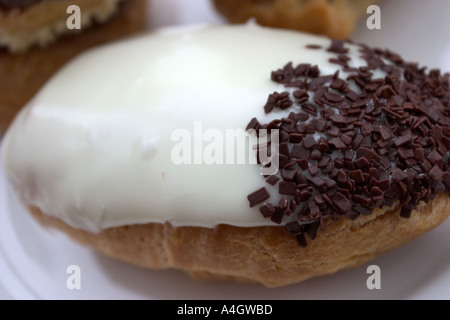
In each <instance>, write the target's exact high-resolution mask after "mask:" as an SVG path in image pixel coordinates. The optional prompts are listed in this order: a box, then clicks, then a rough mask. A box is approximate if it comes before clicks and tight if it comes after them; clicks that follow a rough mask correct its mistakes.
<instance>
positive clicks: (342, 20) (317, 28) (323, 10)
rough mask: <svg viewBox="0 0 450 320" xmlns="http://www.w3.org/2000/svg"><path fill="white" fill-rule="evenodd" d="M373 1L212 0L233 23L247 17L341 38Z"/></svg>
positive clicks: (267, 24)
mask: <svg viewBox="0 0 450 320" xmlns="http://www.w3.org/2000/svg"><path fill="white" fill-rule="evenodd" d="M377 2H378V1H376V0H335V1H328V0H214V4H215V7H216V8H217V10H218V11H219V12H220V13H221V14H222V15H224V16H225V17H226V18H227V19H228V20H229V21H230V22H232V23H243V22H246V21H247V20H248V19H250V18H256V21H257V22H258V23H259V24H261V25H264V26H270V27H276V28H287V29H296V30H302V31H306V32H311V33H315V34H323V35H327V36H329V37H331V38H339V39H344V38H347V37H348V36H349V35H350V34H351V33H352V31H353V29H354V27H355V24H356V22H357V21H358V19H359V18H360V17H361V16H363V15H364V14H365V13H366V9H367V7H368V6H369V5H371V4H374V3H377Z"/></svg>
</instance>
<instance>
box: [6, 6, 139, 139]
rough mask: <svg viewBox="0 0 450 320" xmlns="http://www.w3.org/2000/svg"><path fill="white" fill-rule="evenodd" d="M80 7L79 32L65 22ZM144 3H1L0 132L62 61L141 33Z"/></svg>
mask: <svg viewBox="0 0 450 320" xmlns="http://www.w3.org/2000/svg"><path fill="white" fill-rule="evenodd" d="M72 5H76V6H78V8H79V9H80V10H79V12H80V19H79V20H80V21H79V22H80V24H79V25H80V27H81V29H76V28H74V29H70V28H68V26H67V20H68V19H71V17H74V16H72V15H73V14H74V13H75V11H71V10H68V8H69V6H72ZM145 6H146V1H145V0H58V1H52V0H14V1H12V0H0V79H1V81H0V92H1V94H0V133H1V132H4V131H5V130H6V128H7V126H8V125H9V123H10V122H11V120H12V119H13V117H14V116H15V114H16V113H17V111H18V110H19V109H20V108H21V107H22V106H23V105H25V104H26V102H27V101H28V100H29V99H30V98H31V97H32V96H33V95H34V94H35V93H36V92H37V91H38V90H39V88H40V87H41V86H42V85H43V84H44V83H45V82H46V81H47V80H48V79H49V78H50V76H51V75H53V73H54V72H55V71H56V70H58V69H59V67H61V66H62V65H63V64H64V63H65V62H67V61H68V60H70V59H71V58H73V57H74V56H75V55H77V54H79V53H80V52H82V51H84V50H86V49H88V48H91V47H93V46H95V45H98V44H102V43H105V42H109V41H113V40H116V39H119V38H122V37H124V36H127V35H130V34H133V33H135V32H138V31H140V30H142V29H143V27H144V26H145V23H146V9H145Z"/></svg>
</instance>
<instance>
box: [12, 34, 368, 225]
mask: <svg viewBox="0 0 450 320" xmlns="http://www.w3.org/2000/svg"><path fill="white" fill-rule="evenodd" d="M329 43H330V42H329V40H328V39H325V38H320V37H316V36H311V35H305V34H301V33H298V32H292V31H281V30H273V29H268V28H262V27H259V26H256V25H244V26H215V27H206V26H203V27H197V28H188V29H171V30H165V31H159V32H155V33H150V34H146V35H142V36H139V37H136V38H133V39H129V40H126V41H122V42H120V43H116V44H112V45H108V46H104V47H100V48H98V49H95V50H91V51H89V52H87V53H85V54H83V55H81V56H79V57H78V58H77V59H75V60H74V61H72V62H71V63H69V64H68V65H67V66H66V67H64V68H63V69H62V70H61V71H60V72H59V73H58V74H57V75H56V76H55V77H53V78H52V79H51V81H49V82H48V83H47V85H46V86H45V87H44V88H43V89H42V90H41V91H40V93H39V94H38V95H37V96H36V97H35V98H34V99H33V100H32V101H31V102H30V103H29V104H28V105H27V106H26V108H24V110H22V112H21V113H20V115H19V116H18V117H17V118H16V120H15V122H14V123H13V125H12V127H11V128H10V130H9V132H8V133H7V136H6V137H5V141H4V148H3V160H4V163H5V168H6V173H7V176H8V178H9V180H10V181H11V184H12V185H13V187H14V189H15V190H16V191H17V193H18V194H19V196H20V198H21V199H22V200H23V201H24V202H25V203H26V204H27V205H34V206H37V207H38V208H40V209H41V210H42V211H43V212H45V213H47V214H49V215H52V216H55V217H58V218H60V219H62V220H64V221H65V222H66V223H68V224H69V225H71V226H73V227H77V228H82V229H86V230H89V231H93V232H97V231H99V230H101V229H103V228H108V227H114V226H120V225H128V224H132V223H148V222H164V221H170V222H171V223H173V224H174V225H194V226H207V227H213V226H215V225H216V224H219V223H226V224H231V225H237V226H257V225H273V222H271V221H270V220H267V219H264V218H263V217H262V216H261V214H260V213H259V211H258V210H257V208H250V207H249V203H248V200H247V195H248V194H249V193H250V192H253V191H255V190H256V189H258V188H260V187H261V186H263V185H264V179H263V177H261V175H260V174H259V167H258V165H256V164H205V163H204V164H190V165H189V164H178V165H177V164H175V163H174V162H173V161H172V158H171V152H172V150H173V148H174V146H175V145H177V144H178V142H177V141H172V139H171V137H172V134H173V132H174V130H176V129H184V130H185V131H186V130H187V131H188V132H191V133H192V134H194V127H195V126H196V125H198V124H199V123H201V126H202V132H203V133H205V132H206V131H207V130H208V129H213V130H210V133H211V132H212V133H214V132H219V133H220V132H221V133H223V134H224V135H225V132H226V130H237V129H240V130H242V129H245V127H246V125H247V124H248V122H249V121H250V119H251V118H253V117H257V118H258V120H260V121H261V122H266V121H268V120H269V119H268V116H267V115H265V113H264V110H263V106H264V104H265V102H266V100H267V96H268V95H269V94H270V93H272V92H274V91H283V90H285V88H284V87H283V86H282V85H279V84H277V83H275V82H273V81H271V79H270V73H271V71H273V70H276V69H278V68H281V67H283V66H284V65H285V64H286V63H287V62H289V61H292V62H293V63H294V65H296V64H298V63H311V64H313V65H315V64H317V65H318V66H319V68H320V70H321V72H322V74H332V73H334V72H335V70H336V69H338V68H339V67H338V66H337V65H335V64H330V63H329V62H328V59H329V58H330V57H331V56H332V55H331V54H329V53H328V52H326V51H325V50H312V49H307V48H305V46H306V45H307V44H321V45H323V46H324V47H325V48H326V47H328V46H329ZM354 50H355V48H352V51H354ZM351 53H352V54H354V53H355V52H351ZM355 62H356V64H358V63H362V62H360V60H359V59H357V58H354V59H353V60H352V63H355ZM270 116H271V117H273V116H279V114H277V112H276V111H274V112H272V113H271V114H270ZM197 129H198V126H197ZM214 130H215V131H214ZM208 144H209V142H207V141H206V140H205V141H204V142H203V149H202V150H205V147H206V146H207V145H208ZM197 147H198V146H197ZM197 147H194V149H195V148H197ZM194 160H195V159H193V161H194Z"/></svg>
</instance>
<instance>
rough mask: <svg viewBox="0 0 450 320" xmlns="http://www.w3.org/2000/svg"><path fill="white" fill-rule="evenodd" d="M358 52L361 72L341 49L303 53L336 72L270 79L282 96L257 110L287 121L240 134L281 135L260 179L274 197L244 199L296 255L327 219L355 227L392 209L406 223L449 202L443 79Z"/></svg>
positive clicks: (255, 125) (447, 79)
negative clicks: (428, 207) (279, 227)
mask: <svg viewBox="0 0 450 320" xmlns="http://www.w3.org/2000/svg"><path fill="white" fill-rule="evenodd" d="M356 46H357V48H359V54H360V57H361V58H362V59H364V60H365V61H366V66H361V67H357V68H355V67H354V66H353V65H352V62H353V61H352V59H351V57H350V56H349V55H347V53H348V52H349V47H348V42H345V41H341V40H332V41H331V43H330V45H329V46H328V48H327V47H326V46H325V47H322V46H319V45H315V44H311V45H308V46H307V48H310V49H313V50H326V51H328V53H329V54H331V55H333V57H332V58H330V59H329V62H330V63H332V64H335V65H336V70H337V71H336V72H335V73H334V74H330V75H323V74H321V72H320V69H319V67H318V66H313V65H310V64H306V63H302V64H299V65H297V66H294V64H293V63H292V62H290V63H288V64H286V65H285V66H284V67H283V68H281V69H278V70H276V71H273V72H272V74H271V79H272V80H273V81H275V82H277V83H280V84H282V85H284V86H285V87H286V91H283V92H273V93H271V94H270V95H269V96H268V99H267V102H266V104H265V105H264V106H263V108H264V110H265V112H266V113H270V112H272V111H273V110H274V109H276V108H277V109H281V110H284V109H289V111H290V110H292V111H291V112H290V113H289V117H287V118H281V119H275V120H272V121H271V122H270V123H268V124H260V123H259V121H258V120H257V119H256V118H253V119H251V121H250V122H249V124H248V126H247V129H255V130H256V132H258V129H259V128H268V129H279V130H280V140H281V141H280V142H281V144H280V148H279V169H280V170H279V172H278V173H277V174H276V175H272V176H268V177H267V176H266V177H267V179H266V182H267V184H268V185H269V186H268V187H271V186H274V187H275V188H276V190H277V191H278V193H279V196H278V197H276V196H272V197H270V195H269V193H268V191H267V190H266V188H264V187H263V188H261V189H258V190H257V191H255V192H253V193H251V194H250V195H249V196H248V200H249V203H250V206H252V207H253V206H256V205H258V204H261V203H263V202H264V203H263V204H262V205H261V206H260V207H259V210H260V212H261V214H262V215H263V216H264V217H266V218H270V219H271V220H272V221H273V222H274V223H277V224H284V226H285V229H286V230H287V232H288V233H290V234H291V235H293V236H294V237H295V239H296V241H297V243H298V244H299V245H300V246H301V247H305V246H306V245H307V238H306V237H305V235H307V236H308V238H309V239H311V240H313V239H314V238H315V236H316V233H317V229H318V226H320V225H324V223H325V220H326V219H327V218H331V219H334V220H335V219H339V218H341V217H344V216H346V217H349V218H350V219H355V218H357V217H358V216H359V215H369V214H371V213H372V212H373V211H374V209H375V208H381V207H384V206H392V205H394V204H395V203H399V204H400V206H401V210H400V216H401V217H404V218H409V217H410V216H411V214H412V211H413V210H414V209H416V208H417V206H418V205H419V203H420V202H425V203H426V202H429V201H430V200H432V199H434V197H435V196H436V195H437V194H438V193H440V192H445V193H447V194H450V118H449V115H450V75H449V74H448V73H446V74H442V73H441V72H440V71H439V70H430V71H428V72H427V71H426V68H422V67H419V66H418V65H417V64H415V63H409V62H405V61H404V60H403V59H402V58H401V57H400V56H399V55H398V54H395V53H393V52H391V51H388V50H381V49H372V48H369V47H367V46H364V45H356ZM375 74H376V75H377V77H376V78H375V76H374V75H375ZM380 75H382V76H380ZM350 88H351V89H350ZM257 134H258V133H257ZM269 136H270V134H269V135H268V138H269ZM268 141H269V140H268ZM266 165H268V164H266ZM272 188H273V187H272ZM272 198H273V199H272Z"/></svg>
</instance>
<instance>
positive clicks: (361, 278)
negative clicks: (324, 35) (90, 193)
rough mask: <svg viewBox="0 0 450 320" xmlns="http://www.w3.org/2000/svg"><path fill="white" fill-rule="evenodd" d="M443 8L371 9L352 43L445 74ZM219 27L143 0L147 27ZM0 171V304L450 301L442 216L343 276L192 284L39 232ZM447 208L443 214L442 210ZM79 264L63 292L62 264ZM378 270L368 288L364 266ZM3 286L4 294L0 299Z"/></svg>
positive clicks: (402, 0)
mask: <svg viewBox="0 0 450 320" xmlns="http://www.w3.org/2000/svg"><path fill="white" fill-rule="evenodd" d="M448 12H450V2H449V1H448V0H433V1H420V0H414V1H412V0H396V1H385V2H384V3H382V5H381V19H382V20H381V30H368V29H367V28H366V24H365V20H362V21H361V23H360V24H359V25H358V28H357V30H356V32H355V33H354V35H353V36H352V38H353V39H354V40H356V41H359V42H364V43H367V44H371V45H374V46H379V47H388V48H391V49H392V50H393V51H396V52H398V53H401V54H402V55H403V56H404V57H405V58H406V59H408V60H414V61H420V62H421V64H422V65H427V66H429V67H431V68H436V67H438V68H442V69H443V70H447V71H449V70H450V59H449V57H450V42H449V39H450V20H449V19H448ZM196 22H209V23H221V22H223V19H221V17H219V16H218V15H217V14H216V13H215V12H214V11H213V9H212V7H211V4H210V2H209V0H195V1H194V0H191V1H183V0H170V1H168V0H153V1H151V6H150V19H149V26H151V27H157V26H164V25H169V24H188V23H196ZM10 193H11V191H10V190H9V187H8V186H7V184H6V182H5V180H4V174H3V171H2V170H0V298H7V297H12V298H15V299H450V255H449V254H448V253H449V252H450V232H448V230H450V220H449V221H447V222H445V223H444V224H442V225H441V226H439V227H438V228H436V229H434V230H433V231H431V232H429V233H427V234H426V235H424V236H422V237H421V238H419V239H417V240H415V241H413V242H411V243H409V244H407V245H406V246H403V247H401V248H398V249H396V250H394V251H391V252H389V253H387V254H385V255H384V256H382V257H380V258H378V259H375V260H373V261H371V262H370V263H368V264H366V265H364V266H362V267H360V268H357V269H353V270H347V271H342V272H339V273H337V274H334V275H330V276H325V277H321V278H315V279H311V280H307V281H305V282H303V283H300V284H296V285H290V286H287V287H283V288H275V289H268V288H264V287H262V286H260V285H256V284H234V283H222V282H198V281H195V280H192V279H190V278H189V277H188V276H186V275H185V274H184V273H182V272H177V271H173V270H167V271H151V270H143V269H140V268H136V267H133V266H130V265H127V264H125V263H121V262H118V261H115V260H111V259H108V258H105V257H103V256H101V255H99V254H97V253H95V252H93V251H91V250H90V249H88V248H85V247H82V246H80V245H78V244H76V243H73V242H72V241H71V240H69V239H68V238H67V237H66V236H65V235H63V234H61V233H59V232H56V231H53V230H45V229H43V228H41V226H39V225H37V223H36V222H35V221H34V220H33V219H32V218H31V216H30V215H29V214H28V212H26V210H25V209H24V208H23V207H22V206H21V205H20V204H19V203H18V202H17V200H14V199H13V201H9V200H8V201H7V199H9V198H10V197H9V194H10ZM449 210H450V208H449ZM71 265H77V266H79V268H80V270H81V274H80V284H81V289H73V290H70V289H68V287H67V280H68V278H69V277H70V276H71V274H68V273H66V270H67V267H68V266H71ZM369 265H377V266H379V267H380V271H381V289H373V290H369V289H368V288H367V285H366V281H367V279H368V277H369V276H370V274H368V273H367V272H366V271H367V267H368V266H369ZM2 287H3V290H4V291H6V292H4V293H2Z"/></svg>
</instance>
